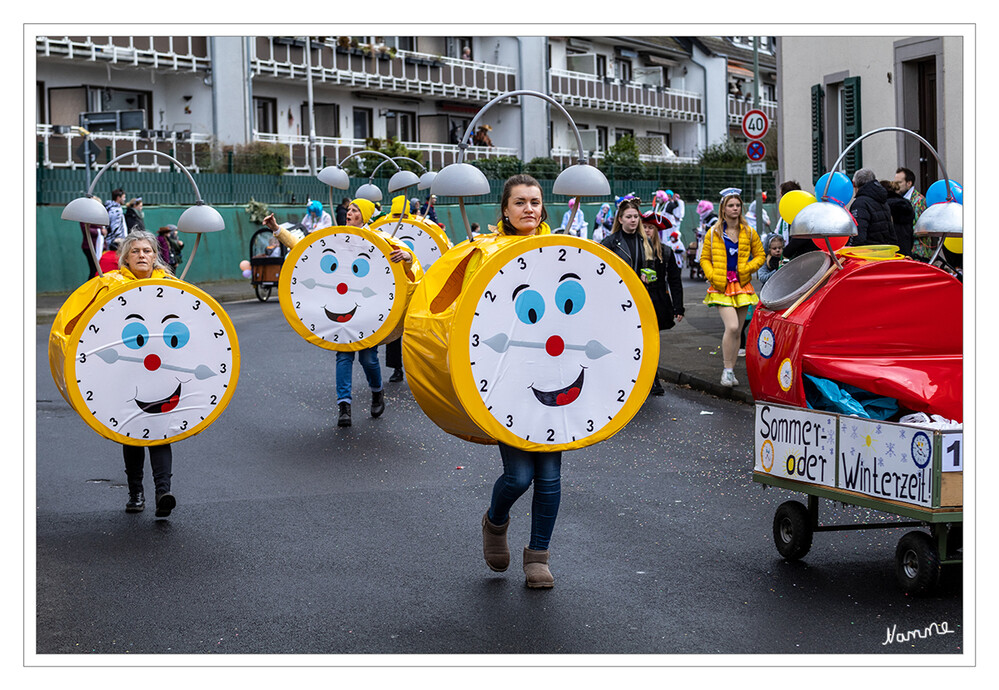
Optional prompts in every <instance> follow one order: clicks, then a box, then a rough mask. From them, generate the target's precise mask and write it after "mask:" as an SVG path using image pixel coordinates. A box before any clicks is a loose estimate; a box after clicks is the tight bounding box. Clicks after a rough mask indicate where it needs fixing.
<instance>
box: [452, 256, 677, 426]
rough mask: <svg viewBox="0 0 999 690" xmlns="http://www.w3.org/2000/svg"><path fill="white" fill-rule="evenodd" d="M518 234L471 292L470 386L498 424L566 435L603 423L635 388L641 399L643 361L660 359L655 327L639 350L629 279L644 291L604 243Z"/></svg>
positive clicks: (651, 363) (637, 313) (638, 315)
mask: <svg viewBox="0 0 999 690" xmlns="http://www.w3.org/2000/svg"><path fill="white" fill-rule="evenodd" d="M519 242H521V243H524V244H523V245H522V246H523V247H524V251H522V252H521V253H519V254H518V255H516V256H513V257H512V258H511V259H510V260H508V261H506V262H505V264H504V265H502V266H501V267H498V270H496V271H495V272H494V273H493V275H492V277H491V278H490V279H489V280H488V283H486V284H485V287H484V289H483V290H481V291H478V290H476V291H475V292H474V293H473V294H470V295H469V296H468V297H469V298H475V299H476V300H477V301H476V303H475V310H474V315H473V317H472V319H471V323H470V327H469V330H468V336H467V337H468V341H467V348H468V349H467V352H468V357H469V369H470V373H471V378H472V379H473V385H474V390H475V395H476V396H478V398H479V399H480V400H481V404H482V405H484V406H485V409H486V413H487V414H488V415H489V417H490V418H491V420H492V421H491V422H490V426H492V428H493V429H495V430H496V431H498V432H499V433H500V434H507V435H512V436H513V437H516V438H520V439H524V440H525V441H528V442H532V443H541V444H550V445H559V444H571V443H573V442H577V441H580V440H582V439H585V438H587V437H589V436H592V435H594V434H598V433H600V432H601V430H603V429H604V427H605V426H607V425H608V424H609V423H610V422H611V421H612V420H614V419H615V417H616V416H617V415H618V414H619V413H621V412H622V410H624V408H625V406H626V405H627V404H628V403H629V402H630V401H631V398H632V394H633V393H637V394H638V395H639V396H640V397H641V399H642V400H644V399H645V395H646V394H647V393H648V390H647V389H648V386H649V385H651V377H650V375H648V374H646V375H645V376H643V377H642V378H643V381H644V383H643V385H644V387H645V390H639V391H636V383H637V382H638V380H639V378H640V372H642V371H643V366H642V365H643V362H644V363H645V364H646V367H645V371H646V372H648V371H650V368H651V369H654V367H655V366H657V365H658V333H656V334H655V335H656V339H655V344H654V346H652V348H651V350H652V351H650V352H646V349H648V348H649V343H648V341H647V339H646V338H645V337H644V334H643V323H642V313H643V311H644V310H640V309H639V306H638V304H636V297H635V296H634V294H635V293H634V292H633V290H634V289H635V285H636V284H637V286H638V290H640V291H641V292H640V298H644V300H645V301H648V295H647V293H646V291H645V289H644V287H643V286H642V285H641V283H640V282H638V278H637V277H635V276H634V272H633V271H630V269H629V268H628V267H627V266H626V265H625V264H624V262H621V261H619V260H617V259H616V257H614V256H613V255H611V254H610V252H606V253H602V252H600V251H599V250H595V249H592V248H590V247H591V245H589V244H587V243H584V242H582V241H580V242H579V243H578V244H576V243H567V244H563V245H560V244H552V243H549V244H547V245H544V244H538V245H532V244H531V243H529V242H527V241H526V240H520V241H519ZM592 246H594V247H595V246H596V245H592ZM619 271H621V273H619ZM627 274H630V277H633V278H634V281H630V280H629V282H628V283H626V282H625V276H626V275H627ZM648 306H651V303H650V304H649V305H648ZM649 325H650V324H646V328H648V327H649ZM652 328H653V329H654V325H653V326H652ZM649 358H651V359H649ZM646 384H647V385H646ZM632 402H633V401H632ZM629 418H630V415H629ZM483 428H486V427H483ZM499 440H504V439H503V438H499Z"/></svg>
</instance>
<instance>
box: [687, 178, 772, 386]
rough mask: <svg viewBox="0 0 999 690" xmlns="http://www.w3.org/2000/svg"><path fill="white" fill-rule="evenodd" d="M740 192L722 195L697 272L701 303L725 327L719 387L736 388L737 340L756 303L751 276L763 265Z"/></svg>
mask: <svg viewBox="0 0 999 690" xmlns="http://www.w3.org/2000/svg"><path fill="white" fill-rule="evenodd" d="M740 194H741V193H740V190H738V189H734V188H729V189H725V190H723V191H722V199H721V203H720V204H719V209H720V210H721V216H720V217H719V218H718V220H717V221H716V222H715V224H714V225H713V226H712V227H711V229H710V230H708V231H707V233H705V235H704V249H703V251H702V252H701V269H702V270H703V271H704V276H705V278H707V281H708V291H707V294H706V295H705V296H704V303H705V304H707V305H709V306H716V307H718V314H719V316H720V317H721V320H722V323H723V324H724V325H725V334H724V335H723V336H722V367H723V368H722V376H721V384H722V385H723V386H728V387H731V386H737V385H738V384H739V381H738V380H737V379H736V378H735V373H734V371H733V369H734V368H735V361H736V358H737V357H738V354H739V340H740V334H741V331H742V326H743V322H744V321H745V318H746V312H747V310H748V308H749V305H751V304H756V303H757V302H758V301H759V297H757V295H756V292H755V290H753V286H752V284H751V279H752V277H753V274H754V273H756V271H757V270H758V269H759V268H760V266H762V265H763V262H764V260H765V255H764V252H763V244H762V243H761V242H760V238H759V236H758V235H757V234H756V231H755V230H753V229H752V228H751V227H750V226H749V224H748V223H746V219H745V217H744V216H743V214H742V197H741V195H740Z"/></svg>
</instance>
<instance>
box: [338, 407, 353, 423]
mask: <svg viewBox="0 0 999 690" xmlns="http://www.w3.org/2000/svg"><path fill="white" fill-rule="evenodd" d="M336 425H337V426H350V403H349V402H342V403H340V416H339V417H338V418H337V420H336Z"/></svg>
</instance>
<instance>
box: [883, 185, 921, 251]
mask: <svg viewBox="0 0 999 690" xmlns="http://www.w3.org/2000/svg"><path fill="white" fill-rule="evenodd" d="M887 203H888V210H889V211H891V220H892V224H893V225H894V226H895V239H896V244H897V245H898V250H899V252H901V253H902V254H904V255H905V256H912V224H913V223H915V222H916V211H915V210H914V209H913V208H912V204H911V203H910V202H909V200H908V199H906V198H905V197H904V196H902V195H901V194H898V193H897V192H891V191H890V192H888V201H887Z"/></svg>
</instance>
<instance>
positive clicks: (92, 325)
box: [90, 324, 101, 333]
mask: <svg viewBox="0 0 999 690" xmlns="http://www.w3.org/2000/svg"><path fill="white" fill-rule="evenodd" d="M90 330H92V331H93V332H94V333H96V332H97V331H99V330H101V329H100V328H98V327H97V326H96V325H95V324H90Z"/></svg>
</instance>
